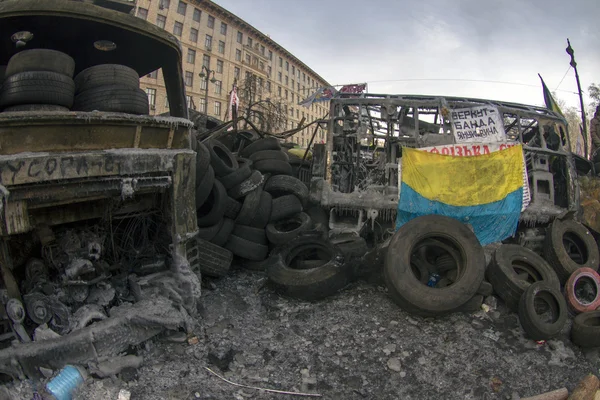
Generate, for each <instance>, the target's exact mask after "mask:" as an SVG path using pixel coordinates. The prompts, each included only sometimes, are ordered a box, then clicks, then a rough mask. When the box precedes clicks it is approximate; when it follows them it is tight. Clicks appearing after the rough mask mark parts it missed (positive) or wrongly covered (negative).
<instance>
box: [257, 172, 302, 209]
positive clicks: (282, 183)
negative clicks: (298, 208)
mask: <svg viewBox="0 0 600 400" xmlns="http://www.w3.org/2000/svg"><path fill="white" fill-rule="evenodd" d="M265 191H267V192H269V193H271V195H272V196H273V197H280V196H283V195H286V194H293V195H295V196H296V197H298V198H299V199H300V201H301V202H302V204H303V205H304V204H306V201H307V200H308V188H307V187H306V185H305V184H304V182H302V181H301V180H300V179H298V178H295V177H293V176H287V175H275V176H272V177H271V178H269V180H268V181H267V183H266V184H265Z"/></svg>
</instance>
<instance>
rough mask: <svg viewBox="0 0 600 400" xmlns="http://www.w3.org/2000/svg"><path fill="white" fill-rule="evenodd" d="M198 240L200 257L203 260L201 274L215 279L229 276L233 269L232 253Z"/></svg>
mask: <svg viewBox="0 0 600 400" xmlns="http://www.w3.org/2000/svg"><path fill="white" fill-rule="evenodd" d="M197 240H198V254H199V256H198V257H199V259H200V260H202V262H201V263H200V272H201V273H203V274H205V275H208V276H212V277H215V278H219V277H222V276H225V275H227V272H229V268H230V267H231V261H232V260H233V254H232V253H231V251H229V250H227V249H224V248H222V247H221V246H217V245H216V244H214V243H210V242H208V241H206V240H203V239H197Z"/></svg>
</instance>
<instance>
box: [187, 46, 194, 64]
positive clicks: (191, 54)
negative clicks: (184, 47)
mask: <svg viewBox="0 0 600 400" xmlns="http://www.w3.org/2000/svg"><path fill="white" fill-rule="evenodd" d="M187 62H189V63H190V64H193V63H195V62H196V50H192V49H188V54H187Z"/></svg>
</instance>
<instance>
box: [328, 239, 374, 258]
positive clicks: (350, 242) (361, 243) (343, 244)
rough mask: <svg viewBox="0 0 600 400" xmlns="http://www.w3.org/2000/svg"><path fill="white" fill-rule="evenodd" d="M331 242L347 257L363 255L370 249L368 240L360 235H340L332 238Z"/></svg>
mask: <svg viewBox="0 0 600 400" xmlns="http://www.w3.org/2000/svg"><path fill="white" fill-rule="evenodd" d="M331 243H332V244H333V245H334V246H336V247H338V248H339V249H340V250H341V251H342V253H343V254H344V256H345V257H346V258H347V259H350V258H356V257H362V256H364V255H365V253H366V252H367V251H368V250H369V247H368V246H367V241H366V240H365V239H364V238H362V237H360V236H354V235H351V236H340V237H336V238H332V239H331Z"/></svg>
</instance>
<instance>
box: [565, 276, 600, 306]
mask: <svg viewBox="0 0 600 400" xmlns="http://www.w3.org/2000/svg"><path fill="white" fill-rule="evenodd" d="M565 298H566V299H567V305H568V306H569V309H570V310H571V311H573V312H574V313H575V314H580V313H584V312H588V311H595V310H597V309H599V308H600V276H599V275H598V273H597V272H596V271H594V270H593V269H591V268H587V267H585V268H579V269H578V270H576V271H575V272H573V273H572V274H571V276H570V277H569V279H568V280H567V283H566V284H565Z"/></svg>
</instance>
